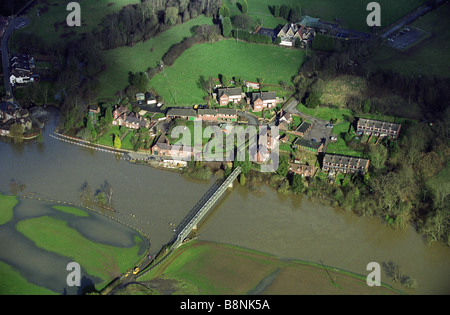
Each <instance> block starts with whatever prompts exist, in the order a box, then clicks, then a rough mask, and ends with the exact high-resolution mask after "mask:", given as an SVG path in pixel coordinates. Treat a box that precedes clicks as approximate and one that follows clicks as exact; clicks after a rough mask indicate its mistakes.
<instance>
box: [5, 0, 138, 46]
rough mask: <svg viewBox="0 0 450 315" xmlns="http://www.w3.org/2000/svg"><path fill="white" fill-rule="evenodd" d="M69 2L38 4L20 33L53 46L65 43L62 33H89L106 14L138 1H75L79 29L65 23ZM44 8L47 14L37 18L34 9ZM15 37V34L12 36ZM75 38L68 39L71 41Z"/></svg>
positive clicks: (58, 0)
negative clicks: (78, 8)
mask: <svg viewBox="0 0 450 315" xmlns="http://www.w3.org/2000/svg"><path fill="white" fill-rule="evenodd" d="M69 2H70V1H60V0H47V1H46V3H40V4H38V5H37V6H35V7H33V8H32V9H31V10H29V12H28V14H27V17H28V18H29V19H30V24H29V25H28V26H27V27H25V28H24V29H22V30H19V31H17V33H21V32H31V33H34V34H36V35H39V36H41V38H42V40H43V41H44V42H45V43H46V44H50V45H54V44H58V43H61V42H64V41H66V39H63V38H61V37H60V36H61V35H62V34H64V33H68V32H71V31H73V32H75V34H76V35H80V34H82V33H89V32H91V31H92V30H93V29H94V28H95V27H96V26H98V24H99V23H101V22H102V19H103V18H104V17H106V16H107V15H108V14H112V13H115V12H117V11H120V10H121V9H122V7H124V6H126V5H129V4H137V3H139V2H140V1H139V0H115V1H110V0H81V1H77V2H78V3H79V4H80V8H81V26H80V27H69V26H67V23H66V18H67V15H69V14H70V11H67V10H66V5H67V4H68V3H69ZM111 4H112V5H111ZM44 7H47V8H48V11H47V12H44V13H41V14H40V16H37V14H36V9H39V10H41V12H42V9H43V8H44ZM55 23H59V25H58V27H57V28H55ZM14 36H16V34H14ZM73 38H75V37H69V39H73Z"/></svg>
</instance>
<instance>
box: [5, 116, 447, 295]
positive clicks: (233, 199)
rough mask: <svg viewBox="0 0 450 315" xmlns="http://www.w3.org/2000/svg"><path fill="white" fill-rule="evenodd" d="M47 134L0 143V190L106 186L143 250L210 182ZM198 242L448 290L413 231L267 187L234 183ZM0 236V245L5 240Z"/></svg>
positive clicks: (435, 254) (443, 259)
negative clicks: (143, 241) (255, 189)
mask: <svg viewBox="0 0 450 315" xmlns="http://www.w3.org/2000/svg"><path fill="white" fill-rule="evenodd" d="M54 127H55V122H54V120H50V121H49V123H48V124H47V127H46V128H45V129H44V142H43V144H37V143H34V142H28V143H24V144H13V143H10V142H8V141H5V140H2V141H0V157H1V163H0V174H1V181H0V191H1V192H4V193H8V192H9V184H10V181H11V180H13V179H14V180H16V181H19V182H21V183H23V184H25V185H26V189H25V192H34V193H39V194H41V195H42V196H45V197H48V198H53V199H58V200H63V201H68V202H75V203H80V197H79V196H80V188H81V187H82V185H83V184H84V183H88V184H89V185H90V186H91V187H92V189H93V190H97V189H100V188H101V187H102V185H104V184H105V183H107V184H109V185H110V186H111V187H112V188H113V205H114V208H116V209H117V210H118V213H117V214H116V218H117V219H119V220H120V221H122V222H124V223H126V224H129V225H131V226H133V227H135V228H137V229H141V230H142V231H144V233H145V234H147V235H148V236H149V237H150V241H151V252H152V253H156V252H158V251H159V249H160V248H161V246H163V245H164V244H166V243H167V242H168V241H169V240H170V239H171V238H172V236H173V231H172V230H173V224H175V225H176V224H178V223H179V222H180V221H181V220H182V219H183V218H184V216H185V215H186V214H187V213H188V212H189V211H190V210H191V209H192V208H193V207H194V206H195V204H196V203H197V201H198V200H199V199H200V198H201V197H202V195H203V194H204V193H205V192H206V191H207V190H208V188H209V187H210V185H211V184H212V181H211V182H210V183H204V182H196V181H192V180H189V179H186V178H185V177H183V176H182V175H179V174H177V173H173V172H169V171H161V170H158V169H154V168H150V167H146V166H137V165H134V164H132V163H129V162H127V161H125V160H121V159H117V158H116V157H115V156H114V155H113V154H111V153H106V152H100V151H94V150H91V149H86V148H83V147H80V146H76V145H72V144H68V143H65V142H61V141H59V140H56V139H54V138H52V137H50V136H49V134H51V133H52V132H53V131H54ZM199 235H200V236H199V237H200V239H202V240H208V241H217V242H222V243H228V244H235V245H240V246H243V247H246V248H251V249H255V250H259V251H263V252H267V253H270V254H273V255H276V256H279V257H281V258H285V259H301V260H305V261H313V262H322V263H323V264H325V265H329V266H334V267H337V268H341V269H345V270H348V271H352V272H355V273H358V274H363V275H365V274H368V273H369V271H366V266H367V264H368V263H369V262H378V263H380V264H382V263H383V262H387V261H389V260H392V261H393V262H395V263H397V264H399V265H400V267H401V268H402V270H403V271H404V273H405V274H407V275H409V276H410V277H412V278H414V279H416V280H417V289H416V290H405V289H404V288H403V287H401V286H399V285H395V284H392V283H391V282H390V281H389V279H388V278H387V277H386V275H385V274H384V273H382V281H383V282H385V283H388V284H391V285H393V286H394V287H396V288H398V289H400V290H403V291H405V292H407V293H411V294H449V293H450V281H449V280H450V250H449V248H448V247H446V246H444V245H441V244H433V245H431V246H429V247H427V246H425V243H424V241H423V238H422V237H421V236H420V235H419V234H417V233H416V231H415V230H414V228H413V227H410V228H408V229H406V230H405V231H401V232H400V231H395V230H393V229H391V228H389V227H387V226H385V225H383V224H382V223H380V221H379V220H378V219H377V218H359V217H357V216H355V215H353V214H350V213H347V212H345V211H343V210H341V209H335V208H332V207H328V206H325V205H323V204H321V203H320V202H319V201H316V200H310V199H308V198H306V197H303V196H287V197H284V196H281V195H279V194H278V193H276V192H274V191H272V190H270V189H269V188H267V189H266V193H265V194H264V195H263V196H258V195H256V194H253V193H251V192H250V191H249V190H248V189H246V188H245V187H241V186H239V185H238V184H237V182H236V185H235V187H234V188H233V189H232V190H229V191H228V192H227V193H226V194H225V195H224V197H223V198H222V199H221V200H220V201H219V203H218V205H217V206H216V207H215V209H214V210H213V213H212V214H211V215H209V216H208V218H207V219H206V220H205V221H204V222H203V223H202V224H201V227H200V229H199ZM1 239H2V241H1V242H2V243H3V242H5V239H7V238H4V237H2V238H1ZM0 260H1V256H0Z"/></svg>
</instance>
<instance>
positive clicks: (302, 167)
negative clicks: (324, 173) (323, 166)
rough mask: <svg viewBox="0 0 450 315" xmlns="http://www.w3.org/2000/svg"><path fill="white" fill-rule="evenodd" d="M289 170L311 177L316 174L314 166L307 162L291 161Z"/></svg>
mask: <svg viewBox="0 0 450 315" xmlns="http://www.w3.org/2000/svg"><path fill="white" fill-rule="evenodd" d="M289 172H291V173H294V174H299V175H302V176H304V177H311V176H312V175H313V174H314V167H312V166H310V165H306V164H298V163H292V162H289Z"/></svg>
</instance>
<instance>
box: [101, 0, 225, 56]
mask: <svg viewBox="0 0 450 315" xmlns="http://www.w3.org/2000/svg"><path fill="white" fill-rule="evenodd" d="M220 4H221V0H169V1H162V0H144V1H142V2H141V3H138V4H136V5H128V6H126V7H124V8H122V10H120V11H119V12H117V13H114V14H111V15H108V16H107V17H105V18H104V19H103V21H102V23H101V24H100V30H97V31H96V36H97V38H98V39H99V40H100V42H101V46H102V49H112V48H116V47H120V46H125V45H130V46H132V45H134V44H135V43H137V42H140V41H146V40H148V39H150V38H152V37H155V36H156V35H158V34H159V33H161V32H164V31H165V30H167V29H169V28H170V27H172V26H173V25H176V24H179V23H184V22H186V21H188V20H190V19H193V18H196V17H197V16H199V15H201V14H204V15H206V16H211V17H212V16H215V15H217V13H218V10H219V8H220Z"/></svg>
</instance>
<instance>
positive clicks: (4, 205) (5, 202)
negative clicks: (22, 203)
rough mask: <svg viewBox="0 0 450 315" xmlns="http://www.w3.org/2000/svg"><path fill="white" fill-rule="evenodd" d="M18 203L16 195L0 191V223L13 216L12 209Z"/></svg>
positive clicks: (7, 220)
mask: <svg viewBox="0 0 450 315" xmlns="http://www.w3.org/2000/svg"><path fill="white" fill-rule="evenodd" d="M18 203H19V201H18V200H17V197H16V196H6V195H2V194H1V193H0V225H2V224H5V223H7V222H9V221H10V220H11V219H12V218H13V209H14V207H15V206H16V205H17V204H18Z"/></svg>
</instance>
